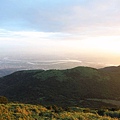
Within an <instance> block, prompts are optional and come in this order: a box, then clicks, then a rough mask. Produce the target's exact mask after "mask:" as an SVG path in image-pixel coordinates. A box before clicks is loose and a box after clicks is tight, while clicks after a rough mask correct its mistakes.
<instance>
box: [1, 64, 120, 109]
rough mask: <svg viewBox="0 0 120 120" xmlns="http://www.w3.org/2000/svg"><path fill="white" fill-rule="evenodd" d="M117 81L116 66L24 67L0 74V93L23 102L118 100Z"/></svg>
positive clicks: (118, 70)
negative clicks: (57, 68) (96, 67)
mask: <svg viewBox="0 0 120 120" xmlns="http://www.w3.org/2000/svg"><path fill="white" fill-rule="evenodd" d="M119 85H120V67H119V66H118V67H107V68H102V69H95V68H90V67H76V68H72V69H66V70H24V71H18V72H14V73H12V74H10V75H7V76H5V77H2V78H0V95H1V96H6V97H7V98H8V99H9V100H11V101H19V102H23V103H32V104H42V105H49V104H57V105H62V106H64V105H68V106H70V105H71V106H82V105H83V106H85V105H87V104H88V106H92V105H93V103H92V102H93V101H92V102H91V101H89V100H88V99H112V100H119V99H120V88H119ZM85 102H86V103H85ZM90 102H91V104H90ZM94 103H95V104H96V105H97V107H98V106H99V105H103V104H102V102H99V103H97V101H95V102H94ZM84 104H85V105H84ZM104 105H108V104H104ZM108 106H109V105H108ZM86 107H87V106H86Z"/></svg>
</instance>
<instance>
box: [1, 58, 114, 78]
mask: <svg viewBox="0 0 120 120" xmlns="http://www.w3.org/2000/svg"><path fill="white" fill-rule="evenodd" d="M109 65H110V66H111V65H112V64H106V63H101V62H96V61H93V62H90V61H86V60H84V59H82V58H81V59H69V58H66V59H64V58H63V59H60V58H54V59H52V58H51V59H46V58H44V57H43V59H41V58H36V59H33V58H27V59H25V58H24V57H23V58H16V59H15V58H11V57H1V58H0V77H3V76H6V75H8V74H11V73H13V72H16V71H20V70H31V69H32V70H33V69H43V70H49V69H61V70H62V69H70V68H74V67H77V66H88V67H93V68H103V67H105V66H109ZM112 66H113V65H112Z"/></svg>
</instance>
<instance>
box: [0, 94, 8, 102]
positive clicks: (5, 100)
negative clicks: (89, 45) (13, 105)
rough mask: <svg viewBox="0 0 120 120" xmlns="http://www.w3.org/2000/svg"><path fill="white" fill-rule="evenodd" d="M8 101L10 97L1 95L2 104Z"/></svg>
mask: <svg viewBox="0 0 120 120" xmlns="http://www.w3.org/2000/svg"><path fill="white" fill-rule="evenodd" d="M7 103H8V99H7V98H6V97H4V96H0V104H7Z"/></svg>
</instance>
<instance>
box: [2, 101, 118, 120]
mask: <svg viewBox="0 0 120 120" xmlns="http://www.w3.org/2000/svg"><path fill="white" fill-rule="evenodd" d="M98 113H99V112H98V110H90V109H88V108H79V107H71V108H69V109H68V108H61V107H57V106H48V107H43V106H41V105H30V104H20V103H19V104H18V103H16V104H15V103H9V104H6V105H5V104H0V120H118V119H119V114H120V111H114V113H113V114H112V113H111V111H109V110H104V115H102V116H101V115H99V114H98ZM110 116H111V117H110Z"/></svg>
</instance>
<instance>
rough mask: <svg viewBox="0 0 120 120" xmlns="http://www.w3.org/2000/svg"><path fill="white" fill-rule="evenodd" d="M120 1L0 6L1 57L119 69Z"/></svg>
mask: <svg viewBox="0 0 120 120" xmlns="http://www.w3.org/2000/svg"><path fill="white" fill-rule="evenodd" d="M119 6H120V0H1V1H0V57H2V56H4V57H6V56H13V57H20V56H21V57H22V56H24V58H25V57H26V59H27V58H29V57H36V56H37V57H39V58H41V59H42V57H43V58H46V59H53V60H54V59H72V60H81V61H82V60H85V61H88V62H96V63H105V64H108V65H109V64H111V65H119V64H120V7H119Z"/></svg>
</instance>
